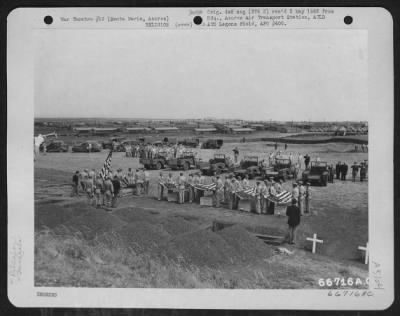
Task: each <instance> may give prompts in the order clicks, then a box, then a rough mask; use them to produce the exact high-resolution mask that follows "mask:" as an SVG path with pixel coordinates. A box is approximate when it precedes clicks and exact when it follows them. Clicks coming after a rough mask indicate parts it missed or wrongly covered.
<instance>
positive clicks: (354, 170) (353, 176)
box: [351, 161, 358, 182]
mask: <svg viewBox="0 0 400 316" xmlns="http://www.w3.org/2000/svg"><path fill="white" fill-rule="evenodd" d="M351 169H352V171H351V176H352V179H353V182H356V177H357V174H358V165H357V163H356V162H355V161H354V163H353V165H352V166H351Z"/></svg>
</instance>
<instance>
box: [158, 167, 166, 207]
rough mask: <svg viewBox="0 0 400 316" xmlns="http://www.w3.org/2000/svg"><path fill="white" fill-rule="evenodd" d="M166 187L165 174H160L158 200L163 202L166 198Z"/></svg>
mask: <svg viewBox="0 0 400 316" xmlns="http://www.w3.org/2000/svg"><path fill="white" fill-rule="evenodd" d="M164 186H165V179H164V176H163V173H162V172H160V175H159V176H158V200H159V201H161V200H162V199H163V196H164Z"/></svg>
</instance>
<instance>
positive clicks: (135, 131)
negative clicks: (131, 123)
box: [126, 126, 151, 134]
mask: <svg viewBox="0 0 400 316" xmlns="http://www.w3.org/2000/svg"><path fill="white" fill-rule="evenodd" d="M126 132H127V133H131V134H141V133H150V132H151V128H148V127H143V126H138V127H127V128H126Z"/></svg>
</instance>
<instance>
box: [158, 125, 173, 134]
mask: <svg viewBox="0 0 400 316" xmlns="http://www.w3.org/2000/svg"><path fill="white" fill-rule="evenodd" d="M154 130H155V131H156V132H157V133H169V132H177V131H178V130H179V128H177V127H175V126H159V127H154Z"/></svg>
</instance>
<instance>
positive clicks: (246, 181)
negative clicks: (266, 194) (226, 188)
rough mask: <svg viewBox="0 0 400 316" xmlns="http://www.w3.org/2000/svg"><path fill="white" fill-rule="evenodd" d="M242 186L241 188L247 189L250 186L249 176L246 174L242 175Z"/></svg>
mask: <svg viewBox="0 0 400 316" xmlns="http://www.w3.org/2000/svg"><path fill="white" fill-rule="evenodd" d="M242 186H243V189H247V188H249V187H250V182H249V176H248V175H247V174H246V175H245V176H244V179H243V181H242Z"/></svg>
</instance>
